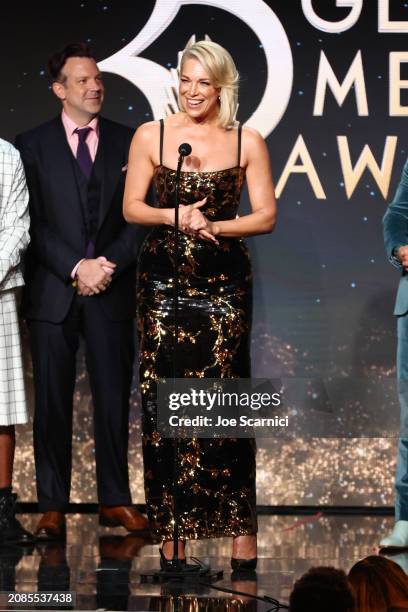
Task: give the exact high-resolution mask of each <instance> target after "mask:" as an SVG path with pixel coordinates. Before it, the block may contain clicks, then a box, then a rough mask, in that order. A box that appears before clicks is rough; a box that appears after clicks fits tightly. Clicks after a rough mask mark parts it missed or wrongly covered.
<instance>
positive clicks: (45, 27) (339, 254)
mask: <svg viewBox="0 0 408 612" xmlns="http://www.w3.org/2000/svg"><path fill="white" fill-rule="evenodd" d="M267 4H269V6H270V7H271V8H272V9H273V10H274V11H275V13H276V14H277V16H278V17H279V19H280V20H281V22H282V24H283V26H284V28H285V30H286V33H287V35H288V38H289V41H290V44H291V48H292V53H293V60H294V85H293V90H292V95H291V99H290V102H289V105H288V108H287V110H286V113H285V115H284V117H283V119H282V121H281V122H280V124H279V126H278V127H277V128H276V129H275V130H274V132H273V133H272V134H271V135H270V136H269V138H268V140H267V142H268V146H269V149H270V153H271V158H272V164H273V170H274V175H275V178H276V179H277V178H278V177H279V176H280V174H281V172H282V170H283V168H284V165H285V163H286V160H287V158H288V156H289V154H290V152H291V150H292V147H293V145H294V143H295V141H296V138H297V136H298V135H299V134H302V135H303V137H304V139H305V142H306V145H307V147H308V150H309V152H310V154H311V157H312V159H313V161H314V164H315V166H316V169H317V172H318V174H319V178H320V181H321V182H322V184H323V188H324V190H325V192H326V195H327V200H316V199H315V197H314V194H313V191H312V189H311V186H310V184H309V182H308V180H307V178H306V177H305V176H304V175H296V174H295V175H292V177H291V178H290V179H289V181H288V183H287V186H286V188H285V190H284V192H283V194H282V197H281V198H280V200H279V222H278V227H277V229H276V231H275V232H274V234H273V235H272V236H267V237H257V238H255V239H254V238H252V239H250V240H249V241H248V242H249V245H250V248H251V252H252V258H253V266H254V273H255V299H254V305H255V310H254V325H253V373H254V375H256V376H257V377H275V378H276V377H284V378H288V377H293V378H295V379H297V378H300V379H302V378H310V379H313V383H312V387H311V388H313V389H314V390H315V391H313V393H314V395H313V394H312V398H313V397H317V398H319V396H320V395H325V392H326V390H327V389H329V388H330V389H333V388H334V389H337V390H338V393H337V395H336V396H335V397H334V398H332V399H333V400H334V402H333V403H334V404H336V405H337V407H338V408H339V409H340V410H341V411H344V413H347V414H348V415H350V414H351V415H353V414H354V415H357V417H358V418H357V420H353V421H352V424H351V425H350V427H349V431H350V432H351V434H353V432H355V435H359V436H364V435H369V434H372V433H376V434H377V435H378V434H380V435H381V433H383V435H384V436H385V437H382V438H378V437H376V438H371V439H361V438H360V439H357V440H356V439H327V438H315V437H312V436H311V435H310V433H313V432H308V436H307V437H306V438H305V437H303V438H302V434H304V432H303V431H302V429H301V428H300V429H298V430H296V427H295V426H293V429H292V431H291V434H292V435H291V436H288V437H287V438H285V439H277V438H269V439H262V440H260V441H259V445H258V449H259V450H258V503H260V504H267V505H268V504H270V505H292V504H311V505H312V504H328V505H331V504H333V505H365V504H366V505H374V506H383V505H387V506H391V505H392V502H393V493H392V482H393V471H394V453H395V442H396V441H395V435H394V436H392V435H391V434H392V433H393V432H394V434H395V422H396V418H397V413H398V407H397V402H396V398H395V393H394V391H393V388H394V385H393V379H394V378H395V345H396V334H395V321H394V319H393V316H392V308H393V300H394V296H395V291H396V287H397V283H398V272H397V271H396V270H394V269H392V268H391V266H390V265H389V264H388V263H387V262H386V259H385V255H384V250H383V244H382V230H381V217H382V215H383V213H384V211H385V207H386V202H385V201H384V199H383V197H382V195H381V193H380V192H379V190H378V188H377V185H376V184H375V181H374V180H373V179H372V176H371V175H370V174H369V173H365V175H364V176H363V178H362V179H361V181H360V183H359V185H358V187H357V188H356V190H355V192H354V194H353V196H352V198H351V200H347V198H346V196H345V191H344V184H343V178H342V173H341V167H340V161H339V155H338V151H337V144H336V136H337V135H347V136H348V137H349V146H350V150H351V155H352V160H353V163H355V162H356V160H357V157H358V156H359V154H360V152H361V150H362V148H363V146H364V145H365V144H367V143H368V144H369V145H370V147H371V149H372V151H373V153H374V154H375V156H376V159H377V160H381V156H382V152H383V147H384V142H385V137H386V136H387V135H397V136H398V137H399V140H398V147H397V154H396V157H395V162H394V168H393V174H392V182H391V188H390V192H389V199H390V198H391V197H392V195H393V193H394V191H395V188H396V185H397V183H398V179H399V175H400V172H401V169H402V166H403V163H404V161H405V159H406V156H407V152H408V139H407V138H406V137H405V133H404V128H405V120H404V118H390V117H389V116H388V55H389V52H390V51H402V50H406V37H405V38H404V35H402V34H378V32H377V12H376V11H377V6H376V5H377V3H376V2H371V1H370V2H365V3H364V8H363V12H362V15H361V17H360V20H359V21H358V23H357V24H356V25H355V26H354V27H353V28H352V29H351V30H349V31H347V32H344V33H342V34H339V35H337V34H325V33H324V32H321V31H319V30H316V29H315V28H313V26H311V25H310V24H309V22H308V21H307V20H306V18H305V17H304V16H303V13H302V10H301V6H300V0H296V1H295V0H291V2H282V1H280V0H268V2H267ZM390 4H391V5H392V8H391V18H392V19H408V3H407V2H402V1H399V0H393V2H391V3H390ZM313 5H314V7H315V9H316V10H317V11H318V12H319V14H320V16H321V17H323V18H326V19H332V20H339V19H341V18H342V17H344V16H345V15H346V14H347V12H348V11H349V9H336V8H335V6H334V5H335V2H334V0H333V1H332V0H331V1H330V2H327V0H325V1H323V0H319V2H317V1H316V2H314V3H313ZM153 6H154V1H153V0H145V1H143V2H135V1H133V2H131V1H124V0H115V1H113V0H112V1H107V0H84V1H82V2H81V1H80V0H70V1H69V2H66V1H65V2H63V1H61V2H58V3H56V2H50V1H39V2H35V3H22V2H14V3H3V4H2V6H1V8H0V19H1V23H2V25H3V27H2V36H1V38H0V50H1V53H0V63H1V74H2V78H3V84H2V88H1V91H2V93H1V97H0V136H1V137H3V138H6V139H8V140H10V141H14V138H15V136H16V134H17V133H19V132H21V131H24V130H27V129H29V128H31V127H33V126H36V125H38V124H40V123H42V122H44V121H46V120H48V119H49V118H51V117H52V116H54V115H55V114H56V113H57V112H58V110H59V108H58V105H57V103H56V101H55V100H54V98H53V96H52V94H51V92H50V91H49V83H48V81H47V77H46V74H45V69H46V60H47V58H48V56H49V55H50V54H51V53H52V52H53V51H54V50H55V49H57V48H59V47H61V46H62V45H63V44H65V43H66V42H68V41H72V40H83V41H87V42H89V43H90V44H91V45H92V47H93V50H94V52H95V54H96V57H97V58H98V60H102V59H105V58H106V57H109V56H110V55H112V54H113V53H114V52H115V51H118V50H119V49H120V48H122V47H123V46H124V45H125V44H127V43H128V42H129V41H130V40H132V39H133V38H134V37H135V36H136V34H137V33H138V32H139V31H140V29H141V28H142V27H143V25H144V24H145V23H146V21H147V19H148V18H149V16H150V14H151V11H152V9H153ZM192 34H196V36H197V39H200V38H203V37H204V35H205V34H208V35H209V36H210V38H211V39H212V40H215V41H217V42H219V43H221V44H223V45H224V46H226V47H227V48H228V49H229V50H230V52H231V53H232V55H233V57H234V58H235V60H236V63H237V65H238V68H239V71H240V73H241V76H242V85H241V95H240V109H239V115H238V118H239V119H240V120H241V121H243V122H245V120H246V119H247V118H248V117H249V116H250V115H251V114H252V112H253V111H254V110H255V108H256V106H257V104H258V102H259V100H260V97H261V96H262V93H263V90H264V86H265V82H266V63H265V58H264V55H263V51H262V46H261V44H260V41H259V40H258V39H257V38H256V36H255V35H254V33H253V32H252V31H251V30H250V29H249V28H248V27H247V26H246V24H244V23H242V22H241V21H240V20H239V19H237V18H236V17H233V16H232V15H231V14H229V13H226V12H224V11H222V10H220V9H215V8H212V7H207V6H187V7H183V8H182V9H181V10H180V12H179V13H178V15H177V16H176V18H175V19H174V21H173V23H172V24H171V25H170V26H169V27H168V29H167V30H166V32H164V33H163V34H162V35H161V37H160V38H159V39H158V40H156V41H155V42H154V43H153V44H152V45H151V46H150V47H149V48H148V49H146V50H145V51H144V52H143V54H142V55H143V56H144V57H146V58H149V59H151V60H153V61H155V62H158V63H160V64H162V65H163V66H167V67H175V65H176V58H177V52H178V51H179V50H180V49H181V48H182V47H183V46H184V45H185V43H186V42H187V40H188V39H189V38H190V36H191V35H192ZM321 49H323V50H324V51H325V54H326V56H327V57H328V59H329V61H330V63H331V65H332V66H333V68H334V70H335V73H336V75H337V77H338V78H339V79H343V78H344V76H345V74H346V72H347V70H348V68H349V66H350V64H351V62H352V60H353V58H354V56H355V54H356V52H357V50H358V49H361V50H362V55H363V64H364V70H365V79H366V85H367V93H368V105H369V112H370V115H369V117H358V116H357V112H356V104H355V99H354V96H353V95H352V94H350V95H349V96H348V98H347V100H346V101H345V103H344V104H343V107H342V108H339V107H338V105H337V103H336V102H335V100H334V98H333V96H332V95H331V94H330V93H328V95H327V96H326V103H325V111H324V116H323V117H313V116H312V112H313V103H314V94H315V86H316V78H317V69H318V63H319V56H320V50H321ZM402 78H404V74H403V75H402ZM405 78H406V77H405ZM105 85H106V102H105V107H104V114H105V115H106V116H107V117H110V118H111V119H114V120H117V121H120V122H122V123H126V124H128V125H130V126H134V127H136V126H137V125H139V124H140V123H142V122H143V121H146V120H150V119H152V116H151V110H150V107H149V105H148V103H147V101H146V98H145V97H144V95H143V93H142V92H140V91H138V90H137V89H136V88H135V87H134V86H133V85H132V84H130V83H129V82H127V81H125V80H124V79H122V78H120V77H117V76H114V75H110V74H107V75H106V77H105ZM402 99H403V101H404V102H405V103H408V97H407V99H405V96H404V94H403V97H402ZM247 207H248V202H247V197H246V196H245V197H244V199H243V212H244V211H245V210H246V209H247ZM25 344H26V338H25ZM26 359H27V374H28V384H29V389H30V396H31V397H32V387H31V384H32V381H31V378H32V376H31V368H30V365H29V356H28V354H27V355H26ZM384 378H386V379H387V381H385V380H384ZM387 383H388V384H387ZM390 383H391V384H390ZM313 389H312V390H313ZM316 390H317V391H316ZM331 393H332V391H331ZM31 412H32V406H31ZM360 417H361V421H360ZM350 423H351V421H350ZM361 423H363V424H364V425H361ZM74 435H75V441H74V451H73V452H74V462H73V469H74V472H73V482H72V496H71V500H72V501H73V502H79V501H82V502H93V501H96V492H95V485H94V464H93V441H92V404H91V398H90V392H89V387H88V382H87V377H86V373H85V365H84V358H83V354H82V352H81V353H80V355H79V361H78V384H77V388H76V394H75V434H74ZM129 461H130V477H131V482H132V491H133V494H134V501H136V502H142V501H144V494H143V484H142V461H141V452H140V423H139V402H138V395H137V386H136V381H135V385H134V389H133V394H132V410H131V439H130V453H129ZM15 486H16V488H17V490H18V491H19V492H20V497H21V499H22V500H24V501H33V500H35V485H34V469H33V453H32V438H31V423H30V424H29V425H27V426H26V427H24V428H21V429H20V432H19V438H18V449H17V455H16V473H15Z"/></svg>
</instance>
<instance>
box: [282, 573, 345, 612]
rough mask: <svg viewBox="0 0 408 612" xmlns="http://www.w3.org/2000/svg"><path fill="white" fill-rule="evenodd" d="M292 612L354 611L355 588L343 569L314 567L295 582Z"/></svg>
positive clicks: (291, 598) (291, 600)
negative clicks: (353, 588)
mask: <svg viewBox="0 0 408 612" xmlns="http://www.w3.org/2000/svg"><path fill="white" fill-rule="evenodd" d="M289 606H290V612H312V611H313V612H352V611H353V610H354V595H353V590H352V588H351V586H350V584H349V582H348V580H347V576H346V574H345V573H344V572H343V570H340V569H336V568H334V567H312V568H310V569H309V570H308V571H307V572H306V573H305V574H303V576H302V577H301V578H299V580H297V581H296V582H295V585H294V587H293V590H292V593H291V595H290V600H289Z"/></svg>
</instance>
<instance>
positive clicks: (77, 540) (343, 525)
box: [0, 514, 408, 612]
mask: <svg viewBox="0 0 408 612" xmlns="http://www.w3.org/2000/svg"><path fill="white" fill-rule="evenodd" d="M37 519H38V517H37V515H33V514H29V515H27V514H26V515H21V521H22V522H23V524H24V526H26V527H28V528H34V526H35V524H36V521H37ZM392 521H393V519H392V517H379V516H351V517H350V516H347V517H339V516H335V517H333V516H331V517H325V516H319V515H316V516H306V517H305V516H303V517H299V518H298V517H293V516H289V517H288V516H261V517H260V520H259V522H260V526H259V527H260V533H259V553H258V557H259V562H258V571H257V580H256V581H255V580H245V581H242V580H240V581H231V571H230V569H229V556H230V542H229V540H228V539H218V540H212V541H206V540H203V541H199V542H192V543H190V544H189V547H188V555H191V556H197V557H200V558H201V559H202V560H209V561H210V562H211V565H212V566H214V567H217V568H222V569H223V570H224V578H223V579H222V580H221V581H220V582H217V583H216V584H217V585H219V586H221V587H224V588H233V589H235V590H238V591H245V592H248V593H251V594H254V595H258V596H260V597H262V596H263V595H269V596H271V597H273V598H275V599H278V600H280V601H281V602H282V603H286V602H287V601H288V596H289V592H290V590H291V587H292V584H293V582H294V580H295V579H296V578H298V577H299V576H300V575H301V574H302V573H303V572H304V571H306V570H307V569H308V568H309V567H311V566H312V565H334V566H336V567H341V568H343V569H345V570H346V571H348V570H349V569H350V567H351V566H352V565H353V564H354V563H355V562H356V561H357V560H358V559H361V558H362V557H365V556H367V555H369V554H373V553H375V552H377V548H376V544H377V542H378V540H379V538H380V536H381V534H383V533H384V532H386V531H387V530H388V529H389V528H390V526H391V525H392ZM157 549H158V544H154V543H152V542H146V541H144V540H143V539H141V538H138V537H136V536H131V535H126V533H125V532H124V530H122V529H107V528H102V527H99V525H98V522H97V517H96V516H95V515H93V514H83V515H79V514H74V515H68V538H67V545H66V547H65V548H64V547H62V546H59V545H57V544H53V545H36V546H35V547H34V548H33V549H31V550H28V549H27V550H24V549H19V548H15V547H3V548H2V549H0V568H1V585H0V590H1V591H13V590H15V591H17V592H19V593H23V592H37V591H40V590H41V591H64V590H71V591H74V592H75V593H76V606H75V609H77V610H97V609H99V610H139V611H140V610H163V611H171V610H182V611H183V612H184V611H187V610H188V611H189V612H190V611H191V612H193V611H194V612H196V611H199V610H200V611H201V610H215V611H223V610H234V611H235V610H262V611H266V610H271V609H273V607H272V605H271V604H270V603H263V602H260V601H258V602H257V601H255V600H252V599H251V598H250V597H244V596H237V595H234V596H233V595H228V594H226V593H223V592H221V591H217V590H216V589H212V588H211V589H209V588H207V587H197V588H189V589H187V592H186V593H185V594H184V595H180V596H178V595H177V591H174V592H172V591H171V590H170V589H169V587H167V586H165V585H162V586H160V585H157V584H141V582H140V572H141V571H145V570H148V569H152V568H158V565H159V563H158V551H157ZM393 559H394V560H395V561H397V562H399V563H400V564H402V565H403V566H404V569H405V570H406V571H407V570H408V554H407V555H398V556H396V557H395V556H394V557H393ZM49 607H51V606H49ZM18 608H19V609H22V608H21V606H18V605H15V606H9V607H8V608H7V607H6V606H4V605H2V606H0V609H1V610H3V609H18ZM25 609H27V608H25Z"/></svg>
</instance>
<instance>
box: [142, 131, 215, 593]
mask: <svg viewBox="0 0 408 612" xmlns="http://www.w3.org/2000/svg"><path fill="white" fill-rule="evenodd" d="M178 152H179V158H178V162H177V170H176V184H175V190H174V197H175V203H174V255H173V257H174V274H173V320H174V337H173V382H175V380H176V378H178V373H179V372H178V359H177V357H178V336H179V324H178V304H179V284H180V283H179V279H180V273H179V205H180V204H179V193H180V175H181V167H182V165H183V161H184V157H185V156H186V155H190V153H191V146H190V145H189V144H187V143H185V144H182V145H180V147H179V150H178ZM173 448H174V466H173V468H174V472H173V558H172V559H170V560H168V561H167V563H166V569H161V570H160V571H158V572H153V573H143V574H141V575H140V578H141V582H148V581H149V579H150V580H151V581H152V582H162V583H163V582H177V583H186V582H188V583H190V584H191V583H192V582H195V583H197V582H198V581H199V580H202V579H205V580H206V581H207V582H215V581H217V580H221V578H222V577H223V571H222V570H211V568H210V566H209V565H208V564H205V563H203V562H201V561H199V559H195V558H194V560H195V561H196V563H194V564H190V563H187V562H186V561H185V560H184V559H179V556H178V543H179V541H180V535H179V486H178V479H179V474H180V470H179V448H180V439H179V438H175V439H174V443H173Z"/></svg>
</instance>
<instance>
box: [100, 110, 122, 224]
mask: <svg viewBox="0 0 408 612" xmlns="http://www.w3.org/2000/svg"><path fill="white" fill-rule="evenodd" d="M97 154H98V155H101V156H102V189H101V206H100V212H99V223H98V230H99V229H100V227H101V226H102V223H103V222H104V220H105V217H106V214H107V212H108V210H109V207H110V205H111V202H112V198H113V195H114V193H115V190H116V186H117V184H118V181H119V179H120V177H121V172H122V158H123V155H122V151H121V149H120V147H119V144H118V139H117V138H115V130H114V129H112V126H111V125H109V123H108V122H107V121H105V120H104V119H103V117H101V118H100V119H99V145H98V153H97Z"/></svg>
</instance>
